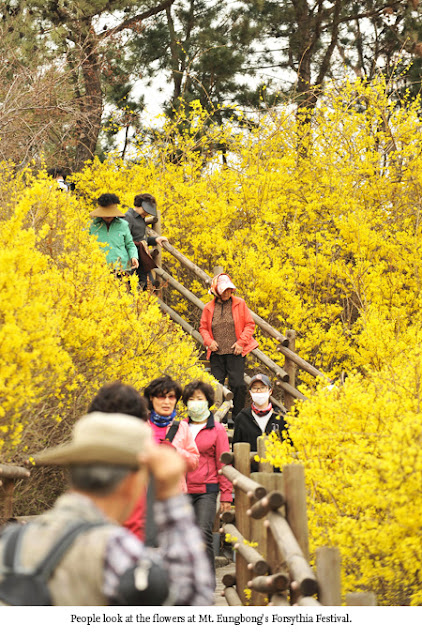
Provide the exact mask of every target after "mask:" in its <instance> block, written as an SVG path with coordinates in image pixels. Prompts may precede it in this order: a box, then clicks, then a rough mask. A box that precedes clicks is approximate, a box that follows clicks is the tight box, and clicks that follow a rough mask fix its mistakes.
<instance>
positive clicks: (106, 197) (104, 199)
mask: <svg viewBox="0 0 422 640" xmlns="http://www.w3.org/2000/svg"><path fill="white" fill-rule="evenodd" d="M97 202H98V204H99V205H100V207H109V206H110V205H111V204H120V198H119V196H116V194H115V193H103V194H102V195H100V197H99V198H98V200H97Z"/></svg>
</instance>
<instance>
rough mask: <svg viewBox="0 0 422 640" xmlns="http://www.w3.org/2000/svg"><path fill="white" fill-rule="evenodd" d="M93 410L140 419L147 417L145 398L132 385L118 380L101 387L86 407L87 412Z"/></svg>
mask: <svg viewBox="0 0 422 640" xmlns="http://www.w3.org/2000/svg"><path fill="white" fill-rule="evenodd" d="M93 411H101V412H103V413H125V414H127V415H130V416H135V417H136V418H140V419H141V420H147V419H148V409H147V404H146V402H145V399H144V398H143V397H142V396H141V394H140V393H139V392H138V391H137V390H136V389H135V388H134V387H131V386H130V385H129V384H123V382H119V381H116V382H111V383H109V384H105V385H104V386H102V387H101V389H100V390H99V391H98V393H97V395H96V396H95V397H94V398H93V399H92V400H91V404H90V405H89V407H88V413H92V412H93Z"/></svg>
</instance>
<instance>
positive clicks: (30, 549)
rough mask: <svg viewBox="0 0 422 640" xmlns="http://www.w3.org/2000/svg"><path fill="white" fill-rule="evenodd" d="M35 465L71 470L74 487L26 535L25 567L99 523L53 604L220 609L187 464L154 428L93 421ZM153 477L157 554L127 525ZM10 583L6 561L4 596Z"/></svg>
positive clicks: (133, 421) (65, 559)
mask: <svg viewBox="0 0 422 640" xmlns="http://www.w3.org/2000/svg"><path fill="white" fill-rule="evenodd" d="M35 461H36V463H37V464H43V465H62V466H67V467H68V468H69V471H70V485H71V487H70V490H69V491H68V492H67V493H65V494H64V495H62V496H61V497H60V498H59V499H58V500H57V501H56V503H55V505H54V506H53V508H52V509H51V510H50V511H47V512H46V513H44V514H42V515H40V516H39V517H37V518H36V519H35V520H33V521H31V522H30V523H29V524H27V525H24V527H23V528H22V529H24V531H23V537H22V540H21V541H20V544H19V545H18V547H17V549H16V552H17V553H19V565H20V567H21V568H22V569H23V570H25V571H26V570H31V569H33V568H34V567H35V566H36V565H37V564H38V563H39V562H40V561H41V560H43V559H44V557H46V556H48V554H49V551H50V550H51V549H52V548H53V547H54V546H55V544H56V542H57V541H58V540H59V539H60V538H63V537H64V535H65V534H66V532H67V531H68V530H69V528H71V527H74V525H75V523H78V522H80V523H91V524H92V525H93V526H92V528H90V529H88V530H85V531H82V532H81V533H80V534H79V535H78V536H77V537H76V539H75V540H74V541H73V543H72V544H71V546H70V548H69V549H68V550H67V551H66V552H65V554H64V556H62V558H61V560H60V561H59V563H58V565H57V566H56V567H55V570H54V572H53V573H52V575H51V576H50V578H49V580H48V588H49V591H50V594H51V600H52V604H53V605H58V606H66V605H67V606H83V605H129V606H139V605H141V606H160V605H163V606H166V605H184V606H186V605H197V606H204V605H211V604H213V587H212V580H211V575H210V570H209V563H208V560H207V558H206V555H205V551H204V546H203V542H202V539H201V534H200V531H199V530H198V528H197V526H196V524H195V522H194V515H193V510H192V507H191V505H190V504H189V502H188V500H187V498H186V496H184V495H182V494H181V492H180V485H181V478H182V476H183V475H184V473H185V465H184V462H183V460H182V459H181V457H180V456H179V455H178V454H177V453H176V452H175V451H174V450H172V448H171V447H159V446H158V445H156V444H155V443H154V442H153V441H152V437H151V430H150V428H149V427H148V425H147V424H146V423H145V422H143V421H142V420H139V419H138V418H135V417H133V416H129V415H123V414H105V413H100V412H94V413H90V414H89V415H86V416H84V417H83V418H81V419H80V420H79V421H78V422H77V423H76V425H75V427H74V430H73V434H72V439H71V441H70V443H68V444H65V445H60V446H59V447H55V448H53V449H47V450H46V451H44V452H42V453H40V454H39V455H38V456H35ZM149 474H151V475H152V476H153V477H154V481H155V489H156V498H157V501H156V502H157V503H156V506H155V518H156V522H157V527H158V544H159V548H157V549H149V548H147V547H145V546H144V545H143V544H142V542H140V540H138V539H137V538H136V537H135V536H134V535H133V534H132V533H131V532H130V531H128V530H127V529H124V528H123V527H122V526H121V524H122V523H123V522H124V521H125V519H126V518H127V516H128V515H129V514H130V513H131V511H132V509H133V506H134V504H135V502H136V501H137V499H138V497H139V495H140V492H142V491H143V490H144V488H145V485H146V483H147V482H148V476H149ZM6 540H7V530H6V532H5V533H4V534H3V535H2V536H1V537H0V558H2V557H3V551H4V545H5V542H6ZM3 578H4V575H2V563H1V562H0V593H1V582H2V580H3ZM0 600H3V601H5V598H4V595H2V596H1V597H0ZM6 603H7V602H6ZM20 604H22V605H24V604H26V603H25V602H22V603H20ZM28 604H29V603H28Z"/></svg>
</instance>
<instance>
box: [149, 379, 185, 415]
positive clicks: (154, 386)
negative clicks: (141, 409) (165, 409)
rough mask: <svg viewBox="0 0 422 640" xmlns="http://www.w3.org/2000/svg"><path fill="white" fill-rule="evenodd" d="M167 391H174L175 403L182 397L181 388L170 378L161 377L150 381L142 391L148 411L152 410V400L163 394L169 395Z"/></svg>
mask: <svg viewBox="0 0 422 640" xmlns="http://www.w3.org/2000/svg"><path fill="white" fill-rule="evenodd" d="M169 391H174V393H175V394H176V402H178V401H179V400H180V398H181V396H182V387H181V386H180V384H179V383H178V382H176V380H173V378H170V376H161V378H155V380H152V381H151V382H150V383H149V385H148V386H147V387H145V389H144V397H145V398H146V401H147V403H148V409H149V410H150V411H151V409H152V408H153V406H152V398H154V397H155V396H159V395H161V394H163V393H169Z"/></svg>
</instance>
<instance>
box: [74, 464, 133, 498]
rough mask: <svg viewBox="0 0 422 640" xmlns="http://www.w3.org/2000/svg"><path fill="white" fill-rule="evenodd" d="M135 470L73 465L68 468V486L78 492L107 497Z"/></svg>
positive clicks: (105, 466) (105, 465) (108, 465)
mask: <svg viewBox="0 0 422 640" xmlns="http://www.w3.org/2000/svg"><path fill="white" fill-rule="evenodd" d="M135 471H137V469H135V468H131V467H126V466H121V465H110V464H89V465H88V464H75V465H72V466H71V467H70V468H69V476H70V484H71V485H72V487H73V488H74V489H77V490H78V491H84V492H87V493H91V494H93V495H95V496H107V495H109V494H110V493H113V491H114V490H115V489H116V487H117V486H118V485H119V484H120V483H121V482H122V480H124V479H125V478H126V476H128V475H129V474H130V473H133V472H135Z"/></svg>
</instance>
